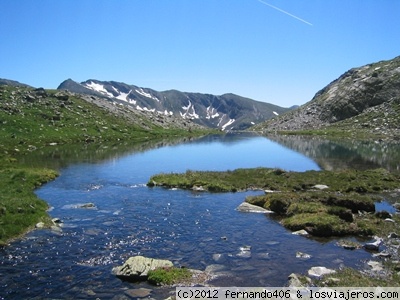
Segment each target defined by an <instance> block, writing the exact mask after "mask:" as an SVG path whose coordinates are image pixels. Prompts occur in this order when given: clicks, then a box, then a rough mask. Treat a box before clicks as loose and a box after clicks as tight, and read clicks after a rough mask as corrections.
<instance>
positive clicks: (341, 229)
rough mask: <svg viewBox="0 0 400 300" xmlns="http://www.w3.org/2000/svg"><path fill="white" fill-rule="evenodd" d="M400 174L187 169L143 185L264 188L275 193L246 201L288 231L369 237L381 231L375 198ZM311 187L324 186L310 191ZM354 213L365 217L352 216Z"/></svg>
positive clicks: (395, 184)
mask: <svg viewBox="0 0 400 300" xmlns="http://www.w3.org/2000/svg"><path fill="white" fill-rule="evenodd" d="M399 179H400V175H399V174H392V173H389V172H388V171H386V170H384V169H375V170H366V171H357V170H342V171H306V172H286V171H284V170H282V169H268V168H256V169H237V170H234V171H226V172H209V171H199V172H195V171H187V172H186V173H180V174H177V173H170V174H158V175H154V176H152V177H151V178H150V180H149V182H148V185H149V186H163V187H167V188H171V187H174V188H182V189H196V188H198V187H200V186H201V187H202V188H203V189H204V190H207V191H211V192H235V191H240V190H247V189H268V190H273V191H275V193H266V194H264V195H259V196H250V197H248V198H247V199H246V201H247V202H249V203H251V204H254V205H258V206H261V207H264V208H266V209H269V210H272V211H274V212H275V213H276V214H277V215H278V216H279V218H280V220H281V223H282V224H283V226H285V227H286V228H288V229H290V230H300V229H306V230H307V231H308V232H309V233H310V234H312V235H315V236H343V235H360V236H367V235H372V234H375V233H377V232H379V231H380V230H381V227H384V226H385V225H384V222H383V221H382V220H381V219H379V218H378V217H376V216H375V215H374V214H373V213H374V212H375V202H376V201H377V200H379V199H380V198H379V196H378V195H377V194H378V193H380V192H383V191H386V190H394V189H397V188H399V187H400V180H399ZM317 184H324V185H327V186H328V188H327V189H324V190H322V191H321V190H316V189H315V188H314V186H315V185H317ZM359 211H365V212H367V213H366V214H362V215H361V216H359V215H358V212H359Z"/></svg>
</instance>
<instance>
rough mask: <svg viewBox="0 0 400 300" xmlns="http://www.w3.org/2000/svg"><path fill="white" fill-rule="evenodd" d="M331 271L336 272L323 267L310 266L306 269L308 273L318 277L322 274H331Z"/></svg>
mask: <svg viewBox="0 0 400 300" xmlns="http://www.w3.org/2000/svg"><path fill="white" fill-rule="evenodd" d="M333 273H336V271H335V270H332V269H328V268H325V267H312V268H311V269H310V270H308V275H310V276H314V277H318V278H321V277H323V276H324V275H328V274H333Z"/></svg>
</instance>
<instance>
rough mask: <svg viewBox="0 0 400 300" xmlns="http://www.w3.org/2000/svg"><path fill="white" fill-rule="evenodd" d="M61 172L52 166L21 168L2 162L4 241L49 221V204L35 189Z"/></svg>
mask: <svg viewBox="0 0 400 300" xmlns="http://www.w3.org/2000/svg"><path fill="white" fill-rule="evenodd" d="M56 176H57V173H56V172H55V171H53V170H48V169H27V168H19V167H16V166H13V165H11V164H9V165H8V166H6V165H5V164H4V163H3V164H2V168H1V170H0V191H1V194H0V245H1V244H4V243H5V242H6V241H7V240H9V239H11V238H13V237H16V236H19V235H21V234H22V233H24V232H25V231H26V230H27V229H31V228H33V226H34V224H36V223H37V222H39V221H41V222H44V223H47V224H49V223H50V220H49V217H48V215H47V213H46V210H47V208H48V206H47V204H46V203H45V202H44V201H42V200H40V199H38V198H37V197H36V195H35V194H34V193H33V192H32V191H33V190H34V189H35V188H37V187H38V186H40V185H41V184H43V183H45V182H47V181H49V180H52V179H54V178H55V177H56Z"/></svg>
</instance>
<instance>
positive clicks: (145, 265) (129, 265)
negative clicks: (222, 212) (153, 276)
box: [112, 255, 173, 281]
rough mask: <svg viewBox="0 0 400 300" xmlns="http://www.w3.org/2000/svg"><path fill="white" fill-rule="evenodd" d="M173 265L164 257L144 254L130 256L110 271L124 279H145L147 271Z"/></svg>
mask: <svg viewBox="0 0 400 300" xmlns="http://www.w3.org/2000/svg"><path fill="white" fill-rule="evenodd" d="M168 267H173V263H172V262H171V261H169V260H165V259H155V258H148V257H144V256H140V255H139V256H132V257H130V258H128V260H127V261H126V262H125V263H124V264H123V265H122V266H118V267H114V268H113V269H112V273H113V274H114V275H115V276H117V277H119V278H121V279H124V280H128V281H140V280H146V279H147V277H148V272H149V271H150V270H155V269H158V268H168Z"/></svg>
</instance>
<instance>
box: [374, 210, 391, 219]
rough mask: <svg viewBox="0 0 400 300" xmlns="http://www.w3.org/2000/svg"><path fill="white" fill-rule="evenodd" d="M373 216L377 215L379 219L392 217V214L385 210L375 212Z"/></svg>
mask: <svg viewBox="0 0 400 300" xmlns="http://www.w3.org/2000/svg"><path fill="white" fill-rule="evenodd" d="M375 216H376V217H378V218H379V219H388V218H391V217H392V215H391V214H390V213H388V212H387V211H386V210H382V211H378V212H376V213H375Z"/></svg>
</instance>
